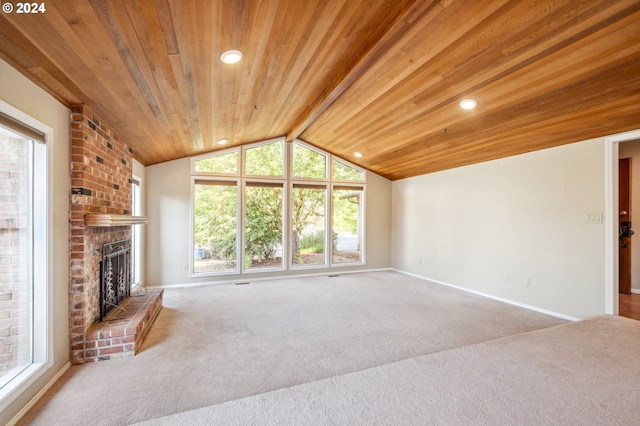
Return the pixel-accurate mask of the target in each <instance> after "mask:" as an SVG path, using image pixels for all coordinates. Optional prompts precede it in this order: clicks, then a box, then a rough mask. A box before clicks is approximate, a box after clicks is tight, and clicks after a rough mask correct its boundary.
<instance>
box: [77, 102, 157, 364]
mask: <svg viewBox="0 0 640 426" xmlns="http://www.w3.org/2000/svg"><path fill="white" fill-rule="evenodd" d="M70 125H71V200H70V209H69V210H70V232H71V242H70V259H71V261H70V262H71V264H70V283H69V293H70V294H69V317H70V325H69V334H70V340H71V363H72V364H82V363H84V362H87V361H97V360H103V359H109V358H112V357H114V356H116V355H117V356H125V354H131V355H133V354H134V353H135V351H136V350H137V348H138V347H139V343H140V342H141V341H142V338H144V336H145V335H146V333H147V332H148V328H150V327H151V325H152V324H153V320H155V318H156V316H157V314H158V312H159V310H160V308H161V307H162V292H160V293H159V294H157V292H150V293H151V295H155V296H154V297H155V300H154V301H152V302H149V303H145V304H143V305H144V306H143V307H140V309H138V307H136V309H134V310H133V311H134V312H129V313H128V315H130V316H131V315H132V317H131V318H130V320H129V323H127V324H124V323H123V322H121V323H122V324H120V325H117V324H116V322H106V323H105V322H102V323H97V322H98V321H99V319H100V303H99V298H100V262H101V260H102V246H103V245H104V244H106V243H111V242H114V241H120V240H128V239H131V226H113V227H89V226H85V222H84V217H85V214H87V213H110V214H119V215H129V214H131V182H132V177H133V171H132V160H133V158H132V152H133V151H132V150H131V148H129V147H128V146H127V144H126V143H124V141H122V140H120V138H119V137H118V136H117V134H116V133H115V132H114V131H113V130H112V129H111V128H110V127H109V126H108V125H106V124H105V123H104V122H103V121H102V120H101V119H99V118H98V117H97V116H96V115H95V114H94V113H93V112H92V111H91V110H90V109H89V108H87V107H86V106H77V107H73V108H71V123H70ZM138 226H140V225H138ZM140 300H141V299H136V298H131V300H128V299H127V300H125V301H124V302H123V303H122V304H130V305H132V306H134V305H136V304H137V303H138V302H139V301H140ZM142 309H146V310H147V312H142ZM134 317H135V318H134ZM136 321H137V322H136ZM134 322H136V324H137V325H136V327H135V330H136V333H137V334H134V335H132V334H129V331H131V330H132V329H133V323H134ZM114 327H115V328H114ZM118 327H120V328H118ZM107 329H108V330H109V333H110V335H111V337H110V338H106V337H99V336H107V334H109V333H107V331H106V330H107ZM96 330H98V331H97V332H98V334H95V333H94V332H95V331H96ZM100 333H102V334H100ZM105 333H106V334H105ZM94 345H95V347H94ZM99 345H102V346H99ZM109 353H111V354H112V355H111V356H107V355H108V354H109Z"/></svg>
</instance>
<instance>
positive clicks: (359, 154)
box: [353, 151, 362, 158]
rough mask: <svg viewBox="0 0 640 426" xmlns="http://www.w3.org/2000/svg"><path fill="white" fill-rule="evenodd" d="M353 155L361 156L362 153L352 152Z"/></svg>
mask: <svg viewBox="0 0 640 426" xmlns="http://www.w3.org/2000/svg"><path fill="white" fill-rule="evenodd" d="M353 155H355V156H356V157H357V158H362V153H361V152H358V151H356V152H354V153H353Z"/></svg>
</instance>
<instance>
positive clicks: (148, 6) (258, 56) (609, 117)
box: [0, 0, 640, 179]
mask: <svg viewBox="0 0 640 426" xmlns="http://www.w3.org/2000/svg"><path fill="white" fill-rule="evenodd" d="M3 3H7V2H3ZM13 3H15V2H13ZM44 5H45V8H46V11H44V12H43V13H31V14H19V13H16V10H15V9H14V11H13V13H6V12H5V13H0V57H2V58H3V59H4V60H6V61H8V62H9V63H10V64H11V65H12V66H14V67H15V68H16V69H18V70H19V71H21V72H22V73H23V74H24V75H26V76H27V77H29V78H30V79H31V80H33V81H34V82H36V83H37V84H38V85H40V86H41V87H43V88H44V89H45V90H47V91H48V92H49V93H51V94H52V95H53V96H54V97H55V98H57V99H58V100H59V101H60V102H62V103H63V104H65V105H67V106H72V105H77V104H87V105H88V106H90V107H91V108H92V109H93V110H94V111H95V112H96V113H97V114H98V115H99V116H101V117H102V119H103V120H105V121H106V122H107V123H109V124H110V125H111V126H112V127H113V128H115V129H116V131H117V132H118V133H119V134H120V136H121V137H122V138H123V139H125V140H126V141H127V143H129V144H130V145H131V146H132V147H133V149H134V156H135V157H136V158H137V159H138V160H139V161H140V162H141V163H142V164H144V165H151V164H155V163H159V162H163V161H168V160H173V159H177V158H181V157H185V156H190V155H193V154H198V153H203V152H209V151H213V150H217V149H224V148H228V147H230V146H236V145H240V144H245V143H250V142H255V141H259V140H265V139H270V138H274V137H279V136H286V137H287V139H288V140H293V139H295V138H299V139H301V140H303V141H305V142H308V143H310V144H312V145H315V146H317V147H320V148H322V149H324V150H326V151H329V152H331V153H334V154H336V155H339V156H341V157H343V158H345V159H348V160H350V161H352V162H354V163H356V164H358V165H361V166H363V167H365V168H367V169H369V170H371V171H374V172H376V173H379V174H381V175H383V176H385V177H387V178H389V179H399V178H405V177H410V176H415V175H418V174H423V173H429V172H434V171H438V170H443V169H447V168H452V167H457V166H461V165H465V164H471V163H475V162H480V161H485V160H489V159H495V158H501V157H505V156H510V155H514V154H519V153H524V152H528V151H532V150H537V149H542V148H547V147H551V146H556V145H560V144H565V143H570V142H575V141H580V140H585V139H589V138H593V137H600V136H604V135H608V134H612V133H617V132H622V131H626V130H631V129H637V128H640V0H613V1H605V0H587V1H578V0H565V1H562V0H538V1H533V0H532V1H528V0H520V1H505V0H502V1H500V0H492V1H469V0H440V1H430V0H183V1H178V0H113V1H112V0H47V1H46V2H44ZM228 49H238V50H240V51H242V52H243V54H244V57H243V59H242V61H241V62H239V63H237V64H234V65H226V64H223V63H222V62H221V61H220V60H219V56H220V54H221V53H222V52H223V51H225V50H228ZM0 78H1V76H0ZM0 95H1V94H0ZM469 97H470V98H474V99H476V100H477V101H478V107H477V108H476V109H475V110H471V111H466V110H462V109H461V108H460V107H459V105H458V102H459V101H460V100H461V99H463V98H469ZM222 138H227V139H229V143H228V144H227V145H225V146H224V147H222V146H220V145H217V144H216V141H217V140H219V139H222ZM354 151H359V152H361V153H363V154H364V156H363V157H362V158H355V157H354V155H353V153H354Z"/></svg>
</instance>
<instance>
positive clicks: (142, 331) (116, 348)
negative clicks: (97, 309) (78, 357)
mask: <svg viewBox="0 0 640 426" xmlns="http://www.w3.org/2000/svg"><path fill="white" fill-rule="evenodd" d="M163 292H164V290H150V291H148V292H147V293H146V294H143V295H140V296H132V297H129V298H128V299H126V300H125V301H124V302H122V303H121V304H120V306H121V307H122V308H124V309H126V312H124V313H123V312H122V311H121V310H120V309H115V310H114V311H111V312H110V313H109V315H107V316H106V317H105V319H104V320H103V321H101V322H98V323H95V324H94V325H92V326H91V328H89V331H87V333H86V334H85V344H84V345H85V347H84V362H93V361H103V360H109V359H112V358H122V357H127V356H133V355H135V354H136V353H137V352H138V350H139V349H140V346H141V344H142V341H143V340H144V338H145V337H146V335H147V333H148V331H149V329H150V328H151V324H153V322H154V321H155V320H156V317H157V316H158V314H159V313H160V310H161V309H162V294H163Z"/></svg>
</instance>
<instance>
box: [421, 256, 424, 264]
mask: <svg viewBox="0 0 640 426" xmlns="http://www.w3.org/2000/svg"><path fill="white" fill-rule="evenodd" d="M420 264H421V265H424V257H421V258H420Z"/></svg>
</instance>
